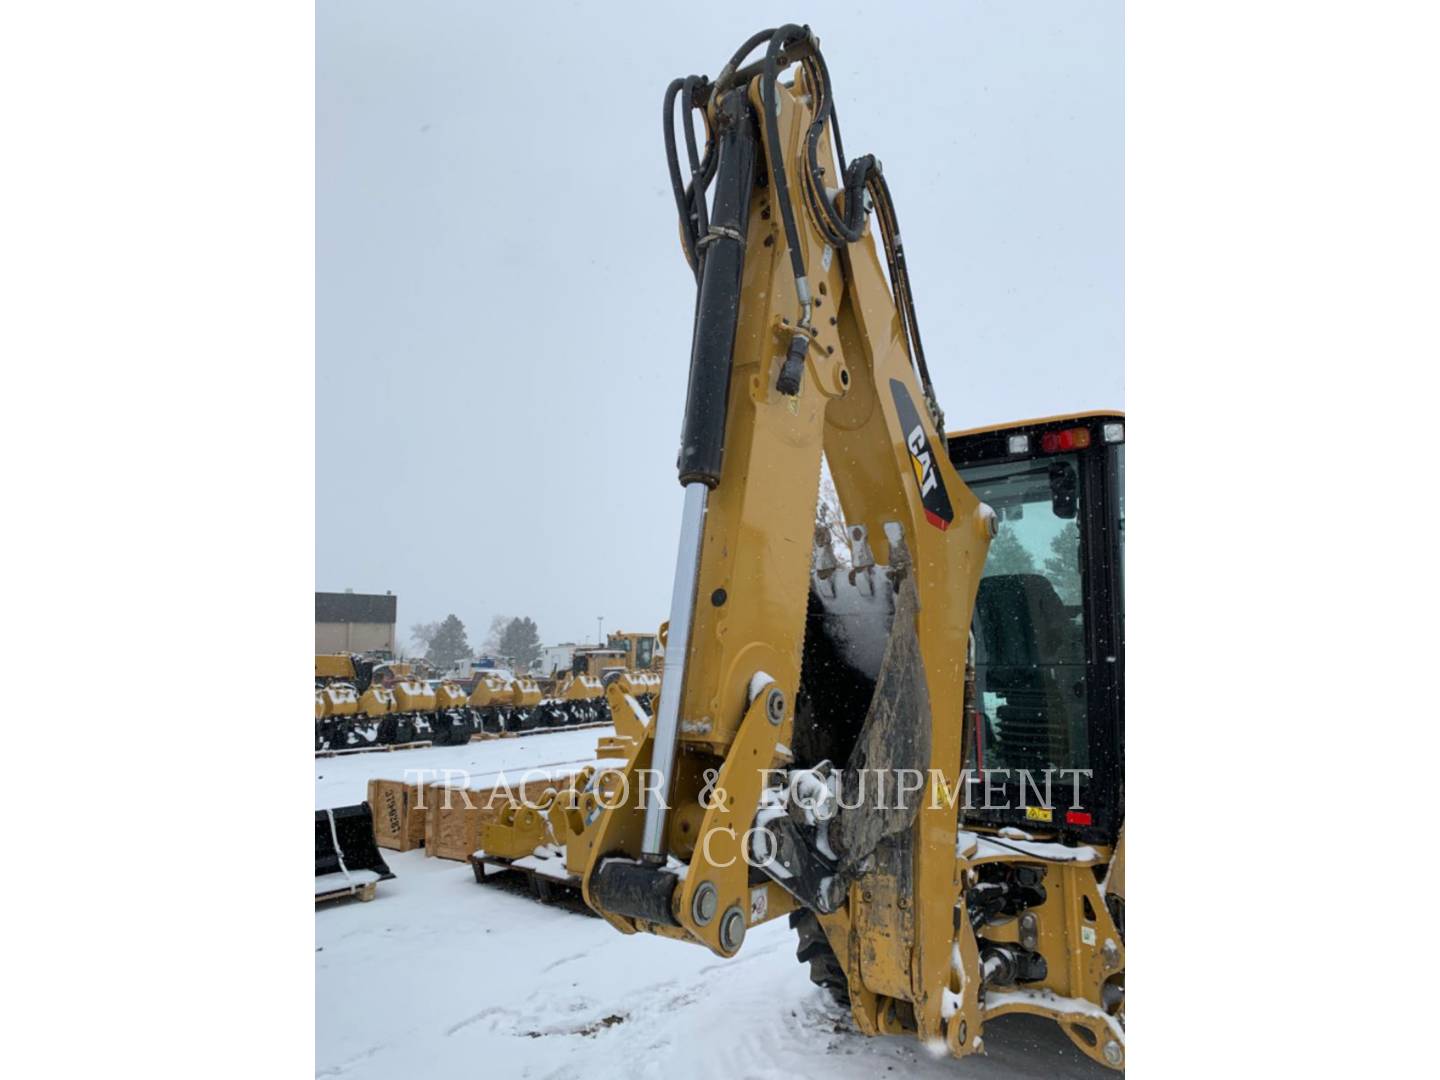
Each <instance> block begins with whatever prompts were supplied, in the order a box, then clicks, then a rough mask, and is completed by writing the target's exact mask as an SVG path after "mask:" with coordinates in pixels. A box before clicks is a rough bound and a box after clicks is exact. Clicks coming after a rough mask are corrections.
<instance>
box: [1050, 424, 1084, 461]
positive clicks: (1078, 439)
mask: <svg viewBox="0 0 1440 1080" xmlns="http://www.w3.org/2000/svg"><path fill="white" fill-rule="evenodd" d="M1089 445H1090V429H1089V428H1083V427H1072V428H1066V429H1065V430H1064V431H1047V432H1046V433H1045V434H1044V435H1042V436H1040V449H1041V450H1043V451H1045V453H1047V454H1054V453H1057V452H1059V451H1061V450H1083V449H1085V447H1087V446H1089Z"/></svg>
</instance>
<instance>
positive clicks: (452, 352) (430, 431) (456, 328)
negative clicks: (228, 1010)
mask: <svg viewBox="0 0 1440 1080" xmlns="http://www.w3.org/2000/svg"><path fill="white" fill-rule="evenodd" d="M882 12H883V14H882ZM1122 12H1123V9H1122V5H1121V3H1120V2H1119V0H1032V2H1028V3H1025V4H1016V3H1007V2H994V3H974V2H960V3H956V2H950V3H935V4H920V3H912V4H903V5H899V4H894V5H890V4H887V5H869V6H864V7H862V6H861V5H854V4H846V5H834V4H828V5H814V4H807V3H792V4H789V5H775V4H751V3H745V2H741V0H735V2H732V3H728V4H725V5H720V6H714V5H711V6H701V7H698V8H695V7H692V8H686V9H677V8H675V7H673V6H672V5H666V4H659V3H655V4H639V3H633V4H613V3H607V4H600V3H595V4H581V3H555V2H545V0H532V2H530V3H527V4H523V5H520V4H516V5H509V4H491V3H481V2H479V0H470V2H439V0H426V2H418V0H412V2H407V3H393V2H391V3H377V2H372V0H320V3H319V5H318V14H317V41H318V44H317V56H316V110H317V124H316V131H317V145H316V277H317V280H316V297H317V324H316V326H317V332H316V336H317V343H316V396H317V404H316V482H317V500H316V560H315V562H316V587H317V588H320V589H334V590H339V589H344V588H353V589H355V590H356V591H357V592H384V591H385V590H387V589H388V590H391V591H393V592H395V593H396V594H397V595H398V597H399V621H400V634H401V637H405V636H408V628H409V625H410V624H411V623H413V622H418V621H422V620H433V619H438V618H441V617H443V616H444V615H445V614H447V613H449V612H454V613H455V614H457V615H459V616H460V618H461V619H463V620H464V621H465V623H466V625H467V627H468V628H469V630H470V631H471V641H472V643H474V644H476V645H478V644H479V639H480V638H481V637H482V636H483V633H484V630H485V627H486V626H487V625H488V623H489V621H490V618H491V616H492V615H495V614H511V615H515V614H524V615H529V616H531V617H532V618H534V619H535V620H536V621H537V622H538V623H539V626H540V633H541V638H542V640H543V641H545V642H546V643H550V642H556V641H561V640H577V639H593V637H594V634H595V629H596V616H601V615H603V616H604V617H605V627H606V629H607V631H608V630H614V629H631V630H634V629H645V630H649V629H654V628H655V627H656V626H657V625H658V624H659V623H660V622H661V621H662V620H663V619H664V618H665V617H666V616H667V614H668V612H667V610H666V608H667V605H668V602H669V590H670V579H671V575H672V572H673V568H674V558H675V554H674V552H675V543H676V538H677V534H678V531H679V519H680V506H681V489H680V487H679V485H678V483H677V481H676V477H675V451H676V446H677V444H678V441H679V430H680V412H681V408H682V405H683V400H684V390H685V374H686V364H687V363H688V359H689V351H690V330H691V318H692V314H693V301H694V281H693V278H692V277H691V276H690V273H689V270H688V268H687V267H686V266H685V263H684V258H683V256H682V255H681V253H680V249H679V241H678V236H677V232H676V222H675V207H674V202H673V199H672V197H671V194H670V190H669V184H668V181H667V178H666V174H665V158H664V149H663V144H662V142H661V127H660V104H661V95H662V93H663V92H664V89H665V85H666V84H667V83H668V82H669V81H670V79H671V78H673V77H675V76H677V75H687V74H691V73H704V74H709V75H711V76H713V75H714V74H715V73H716V72H717V71H718V69H719V67H720V66H721V64H723V63H724V61H725V60H726V58H728V56H729V54H730V53H731V52H732V51H733V50H734V48H735V47H736V46H738V45H739V44H740V42H741V41H743V40H744V39H745V38H746V37H747V36H749V34H750V33H751V32H752V31H755V30H759V29H761V28H763V27H766V26H773V25H776V24H777V23H779V22H783V21H794V22H806V21H808V22H809V23H810V25H811V26H812V27H813V28H814V29H815V32H816V33H817V34H818V35H819V37H820V39H821V42H822V46H823V48H824V51H825V55H826V59H827V61H828V63H829V66H830V71H831V75H832V78H833V81H834V87H835V95H836V105H837V110H838V112H839V115H840V119H841V125H842V131H843V133H844V136H845V146H846V149H847V151H848V152H849V154H850V155H851V156H852V157H854V156H858V155H860V154H862V153H874V154H875V155H876V156H877V157H879V158H880V160H881V161H882V162H883V163H884V166H885V175H886V178H887V179H888V180H889V182H890V187H891V190H892V192H893V193H894V197H895V200H896V205H897V209H898V213H899V217H900V223H901V227H902V230H903V233H904V237H905V250H906V255H907V257H908V259H909V262H910V270H911V277H912V280H913V284H914V289H915V296H916V305H917V311H918V315H919V320H920V328H921V332H922V334H923V337H924V341H925V346H926V355H927V358H928V359H929V362H930V369H931V372H932V374H933V375H934V378H935V383H936V390H937V394H938V396H939V400H940V403H941V405H942V407H943V408H944V409H945V412H946V416H947V419H948V422H949V424H950V426H951V427H952V428H956V427H967V426H972V425H975V424H980V423H987V422H993V421H1001V420H1009V419H1019V418H1021V417H1030V416H1041V415H1046V414H1050V413H1056V412H1063V411H1068V410H1071V409H1080V408H1093V407H1121V406H1123V404H1124V401H1123V379H1124V372H1123V352H1122V346H1123V338H1122V315H1123V309H1122V296H1123V285H1124V262H1123V222H1124V219H1123V200H1124V190H1123V180H1124V173H1123V167H1124V166H1123V149H1124V146H1123V95H1124V85H1123V76H1124V72H1123V15H1122Z"/></svg>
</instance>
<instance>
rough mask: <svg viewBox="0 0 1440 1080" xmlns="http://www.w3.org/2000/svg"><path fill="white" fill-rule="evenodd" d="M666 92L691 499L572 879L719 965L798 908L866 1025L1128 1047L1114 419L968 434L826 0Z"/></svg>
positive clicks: (805, 935)
mask: <svg viewBox="0 0 1440 1080" xmlns="http://www.w3.org/2000/svg"><path fill="white" fill-rule="evenodd" d="M756 49H760V50H761V53H760V54H759V57H758V59H755V60H750V55H751V53H752V52H754V51H755V50H756ZM677 106H678V111H679V116H678V119H679V120H680V121H681V125H680V126H681V131H682V132H683V135H684V146H685V149H684V156H683V159H682V156H681V153H680V151H679V149H678V142H677V139H676V135H675V121H676V119H677V116H676V112H677ZM664 115H665V141H666V150H667V158H668V165H669V174H670V181H671V187H672V189H673V191H674V196H675V204H676V208H677V211H678V214H679V218H680V230H679V232H680V236H679V239H680V243H681V247H682V249H683V252H684V255H685V258H686V261H687V263H688V264H689V266H690V268H691V270H692V271H693V273H694V275H695V280H696V284H697V299H696V304H695V311H694V332H693V339H692V349H691V357H690V369H689V385H688V390H687V395H686V402H685V411H684V416H683V420H682V427H681V445H680V452H679V459H678V473H679V480H680V483H681V485H682V487H683V489H684V509H683V513H682V517H681V523H680V540H679V550H678V553H677V558H676V567H675V577H674V587H673V591H672V596H671V608H670V617H669V622H668V631H667V637H666V654H665V666H664V672H663V676H662V682H661V688H660V694H659V698H658V702H657V703H656V706H655V710H654V715H653V718H652V717H651V716H650V715H648V714H647V713H646V712H645V710H643V709H641V708H639V706H638V705H637V704H634V703H633V702H631V701H627V699H626V698H625V696H624V695H619V694H616V695H613V697H612V702H611V704H612V712H615V713H616V716H615V720H616V724H617V726H620V727H624V728H625V729H627V730H630V731H633V732H635V737H633V738H632V739H630V740H628V741H625V742H624V743H623V745H624V746H626V747H628V749H625V750H624V752H623V755H622V756H620V757H618V758H611V759H608V760H606V761H605V762H603V763H602V765H603V768H602V769H600V770H598V771H597V774H596V777H595V784H594V790H595V791H596V792H601V793H603V797H597V798H596V799H594V800H593V801H591V802H587V804H586V807H587V809H586V813H585V820H584V821H583V822H579V823H578V824H579V825H580V826H581V827H580V828H579V829H578V831H577V832H575V834H574V835H573V836H571V837H570V839H569V844H570V846H571V850H570V852H569V862H570V865H571V866H578V867H582V868H583V873H582V874H581V875H580V877H581V884H582V888H583V892H584V897H585V900H586V902H587V903H588V904H589V906H590V907H591V908H593V909H594V910H595V911H596V912H598V913H599V914H600V915H601V916H602V917H603V918H605V919H606V920H607V921H608V922H609V923H610V924H612V925H613V926H614V927H615V928H617V929H618V930H620V931H622V932H624V933H627V934H629V933H637V932H644V933H651V934H656V935H660V936H664V937H669V938H673V939H677V940H682V941H688V942H692V943H695V944H699V945H702V946H704V947H705V948H707V949H709V950H711V951H712V952H713V953H715V954H717V955H719V956H722V957H729V956H733V955H735V954H736V953H737V952H738V951H739V950H740V949H741V947H742V944H743V942H744V939H745V936H746V933H747V931H748V929H749V928H750V927H752V926H755V925H757V924H759V923H763V922H766V921H768V920H771V919H776V918H779V917H781V916H789V919H790V922H791V924H792V925H793V926H794V927H795V929H796V931H797V933H798V936H799V948H798V950H797V955H798V957H799V959H800V960H802V961H805V962H808V963H809V965H810V969H811V977H812V978H813V979H814V980H815V981H816V982H818V983H820V984H822V985H823V986H825V987H827V988H828V989H829V990H830V991H831V992H832V993H833V994H834V995H835V996H836V998H837V999H838V1000H840V1001H843V1002H845V1003H848V1006H849V1009H850V1012H851V1015H852V1017H853V1019H854V1022H855V1024H856V1025H857V1027H858V1028H859V1029H860V1030H861V1031H862V1032H864V1033H866V1034H871V1035H881V1034H886V1035H902V1034H909V1035H912V1036H916V1037H918V1038H920V1039H922V1040H924V1041H926V1042H927V1044H930V1045H942V1044H943V1045H944V1046H946V1047H948V1049H949V1051H950V1052H951V1053H952V1054H954V1055H956V1056H964V1055H968V1054H971V1053H975V1052H977V1051H980V1050H982V1049H983V1045H984V1043H983V1033H984V1026H985V1024H986V1022H987V1021H988V1020H991V1019H994V1018H995V1017H997V1016H1001V1015H1004V1014H1006V1013H1012V1012H1027V1013H1034V1014H1039V1015H1042V1016H1047V1017H1050V1018H1052V1019H1053V1020H1055V1021H1056V1022H1057V1023H1059V1024H1060V1025H1061V1027H1062V1028H1063V1029H1064V1030H1065V1032H1066V1033H1067V1034H1068V1035H1069V1036H1070V1038H1071V1039H1072V1040H1074V1042H1075V1043H1076V1045H1077V1046H1078V1047H1079V1048H1080V1049H1081V1051H1083V1052H1084V1053H1085V1054H1087V1055H1088V1056H1089V1057H1091V1058H1093V1059H1094V1060H1096V1061H1099V1062H1101V1063H1103V1064H1106V1065H1109V1066H1111V1067H1113V1068H1121V1067H1123V1065H1124V1058H1125V1036H1124V1004H1123V1002H1124V989H1123V986H1124V970H1125V955H1124V938H1123V933H1122V931H1123V896H1124V885H1123V839H1122V823H1123V803H1122V800H1121V793H1122V790H1123V753H1122V749H1123V742H1122V719H1121V714H1120V701H1121V700H1122V697H1121V678H1122V674H1121V673H1122V670H1123V648H1122V636H1121V633H1120V626H1121V623H1120V606H1119V594H1118V589H1114V588H1110V587H1108V586H1107V585H1106V584H1105V583H1107V582H1115V581H1118V580H1119V552H1120V546H1119V539H1118V537H1119V524H1118V523H1119V521H1120V520H1121V518H1120V516H1119V506H1118V492H1119V491H1120V490H1121V489H1120V485H1119V483H1118V479H1117V471H1116V470H1117V469H1120V468H1123V456H1119V455H1116V454H1113V453H1111V451H1112V450H1115V449H1117V448H1119V447H1121V446H1123V420H1122V419H1121V418H1120V417H1118V415H1108V414H1107V415H1105V416H1100V417H1089V418H1086V417H1071V418H1060V419H1057V420H1055V421H1044V422H1036V423H1035V424H1031V425H1018V426H1014V427H1012V428H1007V429H1003V430H997V431H988V432H976V433H970V434H967V435H964V436H960V437H957V438H956V439H954V440H953V441H948V442H947V439H946V438H945V435H944V420H943V414H942V413H941V411H940V408H939V405H938V403H937V402H936V400H935V394H934V390H933V386H932V384H931V379H930V375H929V371H928V368H927V365H926V360H925V353H924V349H923V347H922V344H921V340H920V334H919V330H918V327H917V324H916V317H915V308H914V302H913V297H912V291H911V284H910V277H909V272H908V269H907V266H906V261H905V253H904V248H903V246H902V244H901V237H900V229H899V224H898V220H897V217H896V210H895V205H894V201H893V199H892V196H891V192H890V187H889V185H888V183H887V180H886V177H885V175H884V173H883V171H882V169H881V166H880V163H879V161H877V160H876V159H875V158H874V157H872V156H870V155H865V156H862V157H859V158H854V159H847V158H846V155H845V152H844V149H843V147H842V144H841V138H840V129H839V123H838V119H837V117H836V112H835V102H834V98H833V96H832V90H831V83H830V74H829V71H828V68H827V66H826V63H825V59H824V56H823V55H822V53H821V51H820V48H819V43H818V41H817V39H816V38H815V37H814V35H813V34H812V33H811V32H810V30H809V28H808V27H801V26H794V25H786V26H781V27H779V28H777V29H773V30H765V31H762V32H760V33H758V34H755V35H754V36H752V37H751V38H750V39H749V40H748V41H746V42H745V43H744V44H743V45H742V46H741V48H740V49H739V50H737V51H736V52H735V54H734V55H733V56H731V58H730V59H729V61H728V62H727V63H726V64H725V65H724V67H723V68H722V69H721V71H720V72H719V74H718V76H717V77H716V78H715V79H714V80H713V81H712V80H711V79H709V78H706V77H704V76H690V77H688V78H682V79H676V80H675V81H674V82H672V83H671V84H670V86H669V87H668V89H667V90H666V93H665V101H664ZM697 117H698V120H699V123H700V130H701V131H703V133H704V140H703V141H704V145H703V147H702V146H701V145H700V143H701V140H700V138H699V137H698V133H697V129H696V124H695V122H694V121H695V119H696V118H697ZM822 459H823V461H824V462H825V463H828V467H829V472H830V475H831V477H832V478H833V481H834V487H835V491H836V493H837V494H838V497H839V502H840V509H841V511H842V514H843V522H844V530H845V533H844V535H845V540H846V543H845V546H844V549H843V550H839V551H837V550H836V547H835V545H834V544H833V542H832V539H833V536H832V533H831V531H830V530H829V529H828V528H820V529H817V528H816V503H817V492H818V490H819V482H820V477H821V473H822ZM957 467H958V469H961V470H963V471H964V472H965V474H966V476H968V477H969V483H968V484H967V482H965V480H963V479H962V476H961V473H960V472H959V471H957ZM977 493H978V496H979V497H977ZM982 497H983V500H984V501H982ZM997 537H999V538H1000V539H997ZM992 541H994V542H995V558H994V559H993V560H990V561H988V562H987V552H988V551H989V548H990V545H991V543H992ZM1016 549H1018V552H1019V553H1018V554H1017V553H1016ZM1052 564H1053V567H1054V568H1058V569H1055V571H1054V572H1053V573H1052V572H1051V570H1052ZM972 628H973V629H972ZM631 713H633V714H634V715H629V714H631ZM616 752H617V753H619V751H616ZM577 845H578V848H577Z"/></svg>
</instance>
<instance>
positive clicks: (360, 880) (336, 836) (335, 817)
mask: <svg viewBox="0 0 1440 1080" xmlns="http://www.w3.org/2000/svg"><path fill="white" fill-rule="evenodd" d="M394 876H395V875H394V874H393V873H391V872H390V867H388V866H386V865H385V860H384V858H382V857H381V855H380V849H379V848H378V847H376V846H375V823H374V820H373V819H372V818H371V816H370V804H369V803H363V802H362V803H360V804H359V805H357V806H336V807H333V808H331V809H329V810H316V811H315V895H316V896H317V897H321V896H332V895H345V894H348V893H355V892H359V891H360V890H361V889H363V888H364V887H365V886H367V885H374V883H375V882H377V881H384V880H385V879H386V878H393V877H394Z"/></svg>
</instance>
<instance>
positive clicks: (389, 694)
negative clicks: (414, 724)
mask: <svg viewBox="0 0 1440 1080" xmlns="http://www.w3.org/2000/svg"><path fill="white" fill-rule="evenodd" d="M398 711H399V706H398V705H397V704H396V701H395V693H394V691H392V690H387V689H385V687H383V686H378V685H376V684H375V683H371V684H370V686H369V688H368V689H367V690H366V691H365V693H363V694H361V695H360V714H361V715H362V716H367V717H369V718H370V719H372V720H378V719H380V718H381V717H383V716H388V715H389V714H390V713H393V712H398Z"/></svg>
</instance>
